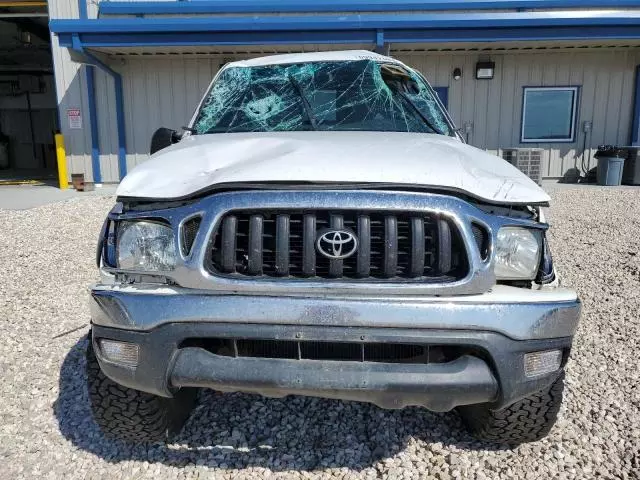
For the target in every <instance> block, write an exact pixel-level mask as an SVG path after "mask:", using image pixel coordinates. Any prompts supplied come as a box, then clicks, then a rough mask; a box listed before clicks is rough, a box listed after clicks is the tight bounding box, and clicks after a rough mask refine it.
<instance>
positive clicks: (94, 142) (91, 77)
mask: <svg viewBox="0 0 640 480" xmlns="http://www.w3.org/2000/svg"><path fill="white" fill-rule="evenodd" d="M94 69H95V67H93V66H91V65H85V72H86V77H87V97H88V99H89V126H90V131H91V168H92V170H93V183H102V171H101V169H100V137H99V135H98V110H97V109H96V87H95V70H94Z"/></svg>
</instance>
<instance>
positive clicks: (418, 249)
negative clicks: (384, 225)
mask: <svg viewBox="0 0 640 480" xmlns="http://www.w3.org/2000/svg"><path fill="white" fill-rule="evenodd" d="M411 244H412V245H413V249H412V251H411V272H410V273H411V276H412V277H418V276H420V275H422V274H423V272H424V265H425V259H424V257H425V248H424V245H425V237H424V221H423V220H422V219H421V218H419V217H412V218H411Z"/></svg>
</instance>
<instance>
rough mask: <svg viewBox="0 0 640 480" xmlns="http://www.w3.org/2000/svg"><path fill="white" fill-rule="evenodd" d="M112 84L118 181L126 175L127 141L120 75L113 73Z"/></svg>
mask: <svg viewBox="0 0 640 480" xmlns="http://www.w3.org/2000/svg"><path fill="white" fill-rule="evenodd" d="M113 73H114V74H115V75H113V84H114V88H115V93H116V126H117V129H118V171H119V173H120V180H122V179H123V178H124V176H125V175H126V174H127V139H126V134H125V126H124V95H123V91H122V90H123V89H122V75H120V74H119V73H116V72H113Z"/></svg>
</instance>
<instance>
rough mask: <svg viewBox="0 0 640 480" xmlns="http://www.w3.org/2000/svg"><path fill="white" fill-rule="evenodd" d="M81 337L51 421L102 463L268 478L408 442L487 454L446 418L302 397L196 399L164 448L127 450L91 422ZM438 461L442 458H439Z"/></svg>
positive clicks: (386, 452)
mask: <svg viewBox="0 0 640 480" xmlns="http://www.w3.org/2000/svg"><path fill="white" fill-rule="evenodd" d="M87 345H88V340H87V338H86V337H83V338H82V339H81V340H80V341H78V343H76V345H74V347H73V348H72V349H71V350H70V351H69V353H68V354H67V356H66V358H65V360H64V362H63V364H62V369H61V371H60V392H59V396H58V399H57V401H56V402H55V404H54V413H55V415H56V418H57V420H58V425H59V428H60V431H61V433H62V435H64V437H65V438H66V439H67V440H69V441H70V442H72V443H73V444H74V445H75V446H76V447H78V448H80V449H83V450H86V451H89V452H91V453H93V454H95V455H97V456H99V457H101V458H103V459H105V460H107V461H109V462H114V463H115V462H120V461H123V460H138V461H143V462H144V461H147V462H149V463H154V462H161V463H163V464H166V465H171V466H186V465H189V464H195V465H206V466H209V467H218V468H238V469H241V468H247V467H262V468H269V469H271V470H275V471H282V470H292V469H293V470H305V471H312V470H316V469H323V468H341V467H346V468H349V469H355V470H361V469H363V468H367V467H370V466H372V465H374V464H375V463H377V462H378V461H379V460H382V459H385V458H390V457H393V456H395V455H396V454H398V453H399V452H401V451H402V450H404V449H405V448H407V446H408V445H409V444H410V443H411V442H413V441H415V440H422V441H425V442H428V443H431V444H432V446H431V447H432V448H431V450H433V451H434V452H437V451H439V450H440V449H441V448H442V446H443V445H456V447H457V448H458V449H462V450H494V449H495V446H494V445H491V444H487V443H484V442H479V441H477V440H474V439H473V438H472V437H471V436H470V435H469V434H468V433H467V432H466V430H465V429H464V427H463V425H462V424H461V421H460V418H459V417H458V416H457V415H456V414H454V413H446V414H437V413H432V412H429V411H428V410H425V409H421V408H413V407H412V408H405V409H403V410H383V409H380V408H378V407H376V406H373V405H369V404H365V403H357V402H340V401H336V400H325V399H317V398H308V397H297V396H291V397H287V398H283V399H267V398H263V397H260V396H257V395H248V394H241V393H234V394H219V393H215V392H212V391H203V392H202V393H201V395H200V398H199V402H198V406H197V407H196V409H195V410H194V411H193V413H192V414H191V417H190V419H189V421H188V422H187V424H186V425H185V427H184V429H183V430H182V432H181V433H180V435H179V436H178V437H176V438H174V439H173V443H170V444H166V445H165V444H155V445H148V446H131V445H127V444H125V443H122V442H118V441H114V440H111V439H109V438H106V437H104V436H103V435H102V434H101V432H100V430H99V429H98V426H97V425H96V424H95V423H94V422H93V419H92V417H91V411H90V408H89V399H88V394H87V388H86V385H85V358H84V354H85V350H86V347H87ZM443 460H444V457H443Z"/></svg>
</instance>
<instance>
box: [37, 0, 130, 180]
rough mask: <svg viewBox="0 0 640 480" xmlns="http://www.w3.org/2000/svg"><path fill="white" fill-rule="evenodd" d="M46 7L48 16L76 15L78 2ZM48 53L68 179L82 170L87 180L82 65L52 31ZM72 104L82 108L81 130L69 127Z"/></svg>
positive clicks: (88, 152) (88, 157) (70, 0)
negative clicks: (68, 113) (69, 113)
mask: <svg viewBox="0 0 640 480" xmlns="http://www.w3.org/2000/svg"><path fill="white" fill-rule="evenodd" d="M48 9H49V18H50V19H56V18H78V2H77V1H75V0H52V1H50V2H48ZM51 53H52V56H53V68H54V72H55V86H56V95H57V98H58V112H59V117H60V131H61V133H62V134H63V135H64V141H65V147H66V151H67V163H68V172H69V181H71V174H72V173H84V174H85V179H86V180H87V181H93V175H92V171H91V137H90V132H89V117H88V108H87V85H86V77H85V75H84V67H83V66H82V65H80V64H78V63H74V62H72V61H71V56H70V54H69V51H68V50H67V49H66V48H60V45H59V42H58V37H56V36H55V35H53V34H51ZM71 108H73V109H76V108H79V109H80V111H81V112H82V121H83V122H82V123H83V125H82V127H83V128H82V129H80V130H71V129H70V128H69V122H68V120H67V110H68V109H71ZM116 163H117V162H116Z"/></svg>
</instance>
